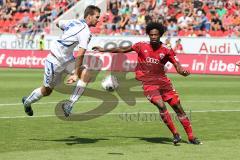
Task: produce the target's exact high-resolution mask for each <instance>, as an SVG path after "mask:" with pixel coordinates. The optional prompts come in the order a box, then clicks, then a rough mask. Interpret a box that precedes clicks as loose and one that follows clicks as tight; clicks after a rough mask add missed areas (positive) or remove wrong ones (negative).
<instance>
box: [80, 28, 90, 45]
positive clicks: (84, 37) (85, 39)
mask: <svg viewBox="0 0 240 160" xmlns="http://www.w3.org/2000/svg"><path fill="white" fill-rule="evenodd" d="M91 37H92V36H91V34H90V32H88V31H86V30H85V29H83V30H82V31H81V32H80V33H79V34H78V35H77V39H78V42H79V45H78V46H79V48H84V49H87V47H88V43H89V42H90V40H91Z"/></svg>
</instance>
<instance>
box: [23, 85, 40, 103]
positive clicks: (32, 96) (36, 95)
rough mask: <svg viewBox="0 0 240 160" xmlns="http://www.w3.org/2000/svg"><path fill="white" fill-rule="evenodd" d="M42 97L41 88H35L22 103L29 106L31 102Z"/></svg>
mask: <svg viewBox="0 0 240 160" xmlns="http://www.w3.org/2000/svg"><path fill="white" fill-rule="evenodd" d="M42 97H43V95H42V92H41V88H37V89H35V90H34V91H32V93H31V94H30V95H29V96H28V97H27V99H26V100H25V102H24V105H26V106H30V105H31V104H32V103H35V102H37V101H38V100H40V99H41V98H42Z"/></svg>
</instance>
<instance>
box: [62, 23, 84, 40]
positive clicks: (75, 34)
mask: <svg viewBox="0 0 240 160" xmlns="http://www.w3.org/2000/svg"><path fill="white" fill-rule="evenodd" d="M85 28H86V26H84V27H83V28H82V29H81V30H80V31H78V32H77V33H75V34H73V35H70V36H68V37H67V38H64V39H63V40H66V39H68V38H70V37H72V36H75V35H77V34H78V33H79V32H81V31H82V30H83V29H85Z"/></svg>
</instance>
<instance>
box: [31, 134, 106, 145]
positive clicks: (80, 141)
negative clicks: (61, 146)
mask: <svg viewBox="0 0 240 160" xmlns="http://www.w3.org/2000/svg"><path fill="white" fill-rule="evenodd" d="M30 140H33V141H47V142H64V143H66V144H67V145H76V144H89V143H97V142H98V141H103V140H104V141H105V140H109V139H106V138H80V137H76V136H70V137H67V138H63V139H52V140H45V139H30Z"/></svg>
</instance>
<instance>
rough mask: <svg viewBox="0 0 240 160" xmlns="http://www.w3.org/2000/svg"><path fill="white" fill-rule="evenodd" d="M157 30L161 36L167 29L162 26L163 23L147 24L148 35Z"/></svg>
mask: <svg viewBox="0 0 240 160" xmlns="http://www.w3.org/2000/svg"><path fill="white" fill-rule="evenodd" d="M153 29H156V30H158V31H159V34H160V36H161V37H162V35H163V34H164V33H165V32H166V27H165V26H163V25H162V23H159V22H150V23H148V24H147V27H146V33H147V34H149V33H150V31H151V30H153Z"/></svg>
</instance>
